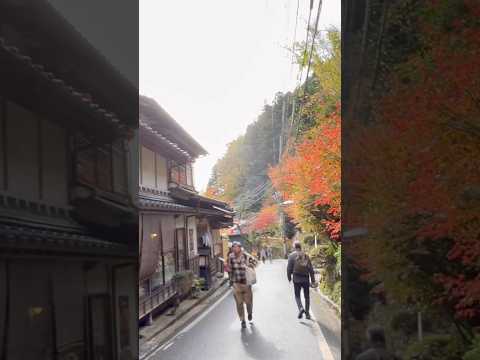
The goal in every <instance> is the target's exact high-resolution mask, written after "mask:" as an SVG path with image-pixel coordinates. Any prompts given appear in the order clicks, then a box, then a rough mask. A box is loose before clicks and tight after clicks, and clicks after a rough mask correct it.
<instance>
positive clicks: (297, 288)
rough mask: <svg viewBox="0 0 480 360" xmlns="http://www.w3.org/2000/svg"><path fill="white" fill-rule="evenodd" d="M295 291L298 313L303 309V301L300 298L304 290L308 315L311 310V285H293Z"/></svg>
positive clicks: (306, 283) (305, 283)
mask: <svg viewBox="0 0 480 360" xmlns="http://www.w3.org/2000/svg"><path fill="white" fill-rule="evenodd" d="M293 289H294V291H295V301H296V302H297V306H298V311H300V310H302V309H303V306H302V299H301V298H300V293H301V291H302V289H303V296H304V297H305V312H306V313H307V314H308V313H309V310H310V283H308V282H301V283H293Z"/></svg>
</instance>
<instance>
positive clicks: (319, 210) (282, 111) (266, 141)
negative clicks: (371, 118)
mask: <svg viewBox="0 0 480 360" xmlns="http://www.w3.org/2000/svg"><path fill="white" fill-rule="evenodd" d="M311 37H313V34H312V35H311ZM292 51H294V52H295V55H296V56H297V61H298V63H299V64H300V65H301V67H302V72H304V73H307V71H308V74H309V77H308V80H307V81H306V82H304V83H302V84H299V86H298V87H297V88H296V89H295V90H294V92H289V93H286V94H283V93H277V94H276V96H275V99H274V101H273V103H272V104H268V105H265V107H264V109H263V111H262V112H261V113H260V114H259V116H258V118H257V120H256V121H255V122H254V123H252V124H251V125H249V126H248V128H247V130H246V132H245V134H244V135H243V136H241V137H239V138H237V139H236V140H235V141H233V142H232V143H231V144H229V147H228V150H227V152H226V154H225V156H224V157H223V158H222V159H220V160H219V161H218V163H217V164H216V165H215V167H214V169H213V172H212V176H211V179H210V182H209V185H208V189H207V193H208V195H209V196H212V197H216V198H219V199H222V200H224V201H226V202H229V203H230V204H231V205H233V206H234V208H235V210H236V211H237V215H238V216H239V217H242V218H243V217H245V216H249V215H252V214H257V213H258V212H260V211H261V209H262V207H268V206H271V205H273V204H274V203H275V202H276V200H277V202H278V199H280V198H281V199H283V200H288V199H291V201H294V200H296V201H295V203H294V204H292V206H290V207H289V208H290V209H289V211H287V213H288V214H289V216H290V217H291V218H292V219H293V221H294V222H295V223H296V224H301V223H303V227H305V228H308V227H313V228H316V230H325V226H323V227H322V226H321V223H322V221H323V220H324V218H326V217H329V218H331V216H330V215H329V211H330V210H329V209H327V208H329V205H330V204H328V201H330V200H328V199H326V198H325V196H332V191H337V192H338V193H339V185H340V178H339V176H340V172H339V171H340V164H339V162H338V164H337V163H335V164H333V163H331V161H332V157H331V156H330V159H329V160H328V161H327V163H328V164H331V165H332V166H330V169H329V166H326V167H324V168H325V170H326V171H327V173H326V174H324V175H325V176H321V175H322V174H321V170H320V169H319V168H318V166H319V165H320V164H321V161H322V159H321V157H322V156H323V155H324V151H323V150H325V149H323V150H322V146H323V145H322V146H320V145H321V144H324V143H325V141H327V142H328V141H330V142H331V139H332V137H333V139H334V140H335V141H337V144H336V145H337V147H338V148H337V149H331V150H332V151H333V152H335V151H336V155H338V159H333V160H339V154H340V148H339V145H340V144H339V139H340V131H339V130H340V126H339V121H338V120H339V116H340V114H339V112H338V111H339V104H340V64H341V61H340V34H339V32H338V31H337V30H336V29H331V30H330V31H328V32H326V33H323V34H318V35H317V36H316V38H315V43H314V46H313V47H312V48H310V46H306V44H305V43H297V44H296V45H295V49H292ZM309 61H310V65H309ZM332 124H333V128H332ZM327 128H328V129H327ZM332 131H333V132H332ZM329 139H330V140H329ZM324 145H325V146H328V145H327V144H326V143H325V144H324ZM330 145H331V146H335V144H333V143H330ZM330 155H331V154H330ZM308 156H317V158H308ZM334 158H335V156H334ZM324 160H326V159H324ZM337 165H338V166H337ZM335 166H336V167H335ZM287 167H289V170H288V172H289V174H288V175H290V176H295V175H296V176H297V177H298V179H297V183H296V184H291V185H293V186H290V185H289V184H288V179H287V177H286V176H284V175H286V174H284V171H285V170H286V169H287ZM337 170H338V171H337ZM307 172H308V174H307ZM329 176H330V179H327V178H328V177H329ZM332 176H333V177H335V176H336V177H337V178H335V179H333V178H332ZM272 180H273V182H274V183H275V187H274V186H273V184H272ZM290 180H291V179H290ZM299 181H300V182H299ZM322 181H323V182H324V183H327V182H330V183H331V182H332V181H333V182H335V186H336V189H334V190H331V189H330V190H329V191H326V188H325V187H323V189H320V187H322V186H321V185H320V183H321V182H322ZM331 185H332V184H330V185H329V186H328V187H331ZM319 186H320V187H319ZM275 192H277V193H278V194H277V196H276V197H275V196H274V193H275ZM300 193H302V194H303V195H300ZM307 198H308V199H307ZM321 198H323V200H321ZM337 202H338V201H337ZM338 203H339V202H338ZM338 205H339V204H338ZM335 206H337V205H335ZM338 216H339V212H338V211H337V212H336V213H335V215H334V217H336V218H338ZM324 225H325V224H324Z"/></svg>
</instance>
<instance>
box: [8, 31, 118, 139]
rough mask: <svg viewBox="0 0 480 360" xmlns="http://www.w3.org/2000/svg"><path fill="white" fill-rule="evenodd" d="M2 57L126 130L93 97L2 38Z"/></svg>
mask: <svg viewBox="0 0 480 360" xmlns="http://www.w3.org/2000/svg"><path fill="white" fill-rule="evenodd" d="M0 55H3V56H10V57H11V58H12V59H15V60H17V61H19V62H21V63H23V64H24V65H25V66H26V67H28V68H29V69H30V70H31V71H32V72H34V74H36V75H37V76H39V77H43V78H44V79H45V80H47V81H49V82H50V83H51V84H52V85H54V86H56V87H57V88H58V89H59V90H61V91H64V92H66V93H67V94H69V96H71V97H72V98H73V99H75V101H77V102H78V103H80V104H82V105H83V106H84V107H85V108H87V109H89V111H90V112H91V114H92V116H93V117H94V118H97V119H100V120H103V121H106V122H107V123H110V124H112V125H115V126H116V127H117V128H119V129H122V130H125V128H126V125H125V124H123V123H122V122H121V121H120V120H119V119H118V117H117V115H116V114H114V113H113V112H110V111H108V110H106V109H104V108H102V107H101V106H100V105H99V104H97V103H95V102H94V101H93V99H92V96H91V95H90V94H87V93H82V92H80V91H78V90H77V89H75V88H73V87H72V86H70V85H69V84H67V83H65V81H63V80H62V79H60V78H58V77H57V76H56V75H55V74H53V73H51V72H48V71H47V70H45V68H44V67H43V65H40V64H37V63H34V62H33V60H32V58H31V57H30V56H26V55H23V54H21V53H20V50H19V49H18V48H17V47H15V46H9V45H8V44H6V42H5V39H3V38H1V37H0Z"/></svg>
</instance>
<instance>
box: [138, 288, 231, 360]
mask: <svg viewBox="0 0 480 360" xmlns="http://www.w3.org/2000/svg"><path fill="white" fill-rule="evenodd" d="M222 287H223V289H222ZM230 290H231V289H230V287H229V286H228V285H227V282H225V283H224V284H222V285H221V286H219V287H218V288H216V289H215V291H213V292H212V293H211V294H210V296H206V297H205V298H203V299H201V300H200V301H198V302H197V303H195V305H194V306H192V307H191V308H189V309H188V310H187V311H185V312H184V313H183V314H182V316H181V317H179V318H176V319H175V320H174V321H172V322H171V323H170V324H169V325H168V326H166V327H164V328H163V329H162V330H160V331H159V332H157V333H156V334H155V335H153V336H151V337H150V338H149V339H148V340H147V341H151V340H152V339H153V338H155V337H157V336H159V335H160V334H161V333H162V332H164V331H166V330H167V329H168V328H169V327H171V326H172V325H173V324H174V323H175V322H177V321H179V320H182V319H183V320H184V319H185V318H186V315H187V314H188V313H189V312H191V311H192V310H194V309H195V308H196V307H197V306H198V305H200V304H201V303H203V302H205V301H208V300H211V299H212V298H214V299H215V302H214V303H213V304H211V305H210V306H209V307H208V308H207V309H206V310H204V311H200V312H199V313H197V314H195V315H193V316H192V317H191V318H189V319H188V321H187V322H185V324H183V325H181V326H180V329H178V331H177V332H175V333H173V334H171V335H168V336H167V337H165V339H164V340H163V341H162V342H160V343H158V344H157V345H155V346H154V347H153V348H151V349H149V350H148V351H147V352H145V353H144V354H143V355H141V356H139V360H147V359H148V358H150V357H151V356H152V355H154V353H156V352H158V350H160V348H161V347H162V346H164V345H165V344H167V343H168V342H170V341H171V340H173V339H174V338H175V337H177V336H178V335H180V334H181V333H182V331H183V330H184V329H185V328H186V327H187V326H189V325H190V324H191V323H192V322H194V321H195V320H196V319H197V318H198V317H200V316H202V314H203V313H204V312H205V311H208V310H209V309H210V308H211V307H213V305H217V303H218V302H219V299H220V298H222V297H224V296H225V297H226V294H227V293H228V292H229V291H230ZM217 291H218V294H216V295H214V294H215V293H216V292H217Z"/></svg>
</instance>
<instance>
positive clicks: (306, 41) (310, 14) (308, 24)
mask: <svg viewBox="0 0 480 360" xmlns="http://www.w3.org/2000/svg"><path fill="white" fill-rule="evenodd" d="M314 2H315V0H310V9H309V11H308V23H307V35H306V39H305V50H304V52H303V55H304V56H305V55H306V54H307V44H308V35H309V33H310V31H309V30H310V19H311V17H312V10H313V4H314ZM302 76H303V66H302V67H301V69H300V77H299V78H298V81H299V82H301V81H302Z"/></svg>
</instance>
